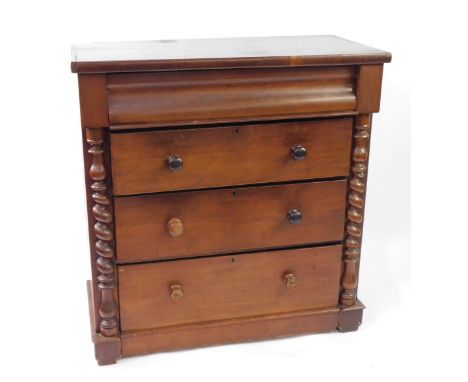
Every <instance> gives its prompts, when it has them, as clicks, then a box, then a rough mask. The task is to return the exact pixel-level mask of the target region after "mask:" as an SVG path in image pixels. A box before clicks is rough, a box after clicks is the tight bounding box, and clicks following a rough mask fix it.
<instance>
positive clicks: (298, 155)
mask: <svg viewBox="0 0 468 382" xmlns="http://www.w3.org/2000/svg"><path fill="white" fill-rule="evenodd" d="M291 156H292V157H293V158H294V159H295V160H304V159H306V156H307V149H306V148H305V147H304V146H301V145H295V146H293V147H291Z"/></svg>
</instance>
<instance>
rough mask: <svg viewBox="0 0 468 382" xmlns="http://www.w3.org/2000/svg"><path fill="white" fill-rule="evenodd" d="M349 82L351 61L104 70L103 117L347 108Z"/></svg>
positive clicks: (139, 119) (169, 119)
mask: <svg viewBox="0 0 468 382" xmlns="http://www.w3.org/2000/svg"><path fill="white" fill-rule="evenodd" d="M354 82H355V67H353V66H340V67H328V68H325V67H300V68H271V69H223V70H200V71H184V72H157V73H131V74H109V75H108V81H107V89H108V103H109V121H110V124H111V129H113V128H115V126H118V125H119V124H129V123H133V124H147V123H152V124H153V126H165V125H187V124H199V123H209V122H210V121H211V122H212V121H216V120H219V119H226V118H236V119H237V120H239V118H249V117H250V118H251V117H256V118H257V119H262V118H263V117H268V116H269V117H271V116H274V115H278V114H279V115H285V114H287V115H291V116H293V115H294V114H301V113H312V112H313V113H320V112H344V111H353V110H355V108H356V95H355V92H354ZM252 100H255V102H252Z"/></svg>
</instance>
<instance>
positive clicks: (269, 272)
mask: <svg viewBox="0 0 468 382" xmlns="http://www.w3.org/2000/svg"><path fill="white" fill-rule="evenodd" d="M118 270H119V282H120V291H119V294H120V309H121V327H122V330H123V331H128V330H136V329H149V328H157V327H163V326H169V325H179V324H187V323H192V322H204V321H214V320H223V319H228V318H237V317H246V316H258V315H264V314H273V313H284V312H293V311H299V310H311V309H321V308H332V307H335V306H336V305H337V303H338V292H339V278H340V270H341V246H339V245H336V246H330V247H319V248H309V249H296V250H289V251H274V252H266V253H265V252H264V253H255V254H249V255H231V256H217V257H209V258H202V259H193V260H185V261H181V262H173V261H170V262H163V263H152V264H140V265H125V266H120V267H119V268H118ZM194 270H197V271H196V272H195V271H194ZM286 274H292V275H294V277H295V278H297V285H296V286H294V287H287V286H286V285H285V281H284V277H285V275H286ZM173 284H177V285H179V286H180V288H181V290H182V291H183V297H181V298H180V299H177V300H174V299H173V298H171V289H170V287H171V285H173Z"/></svg>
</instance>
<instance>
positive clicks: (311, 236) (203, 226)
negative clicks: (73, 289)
mask: <svg viewBox="0 0 468 382" xmlns="http://www.w3.org/2000/svg"><path fill="white" fill-rule="evenodd" d="M390 59H391V56H390V54H389V53H387V52H383V51H380V50H377V49H373V48H369V47H365V46H363V45H360V44H356V43H353V42H350V41H347V40H343V39H340V38H338V37H334V36H309V37H307V36H304V37H272V38H241V39H214V40H186V41H151V42H134V43H102V44H89V45H81V46H75V47H74V48H73V59H72V71H73V72H75V73H78V82H79V92H80V106H81V123H82V127H83V146H84V163H85V174H86V190H87V205H88V217H89V237H90V247H91V268H92V280H91V281H88V296H89V306H90V317H91V326H92V339H93V342H94V345H95V352H96V359H97V361H98V363H99V364H101V365H104V364H109V363H114V362H115V361H116V360H117V359H118V358H120V357H122V356H131V355H137V354H143V353H149V352H156V351H166V350H174V349H182V348H188V347H197V346H207V345H214V344H222V343H231V342H240V341H250V340H256V339H264V338H273V337H280V336H290V335H295V334H305V333H312V332H323V331H332V330H336V329H337V330H340V331H351V330H356V329H357V328H358V326H359V325H360V323H361V318H362V311H363V308H364V306H363V305H362V303H361V302H360V301H359V300H358V299H357V296H356V294H357V286H358V269H359V261H360V256H361V237H362V226H363V218H364V201H365V193H366V179H367V168H368V159H369V158H368V157H369V142H370V133H371V119H372V114H373V113H375V112H378V111H379V104H380V93H381V82H382V73H383V64H384V63H386V62H389V61H390Z"/></svg>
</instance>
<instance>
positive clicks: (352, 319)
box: [337, 300, 365, 333]
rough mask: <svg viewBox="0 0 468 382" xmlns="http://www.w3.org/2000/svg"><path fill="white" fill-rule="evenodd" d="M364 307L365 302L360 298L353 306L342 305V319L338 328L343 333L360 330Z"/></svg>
mask: <svg viewBox="0 0 468 382" xmlns="http://www.w3.org/2000/svg"><path fill="white" fill-rule="evenodd" d="M364 309H365V306H364V304H363V303H362V302H361V301H359V300H357V301H356V303H355V304H354V305H352V306H341V311H340V321H339V322H338V327H337V329H338V330H339V331H340V332H342V333H346V332H354V331H356V330H358V328H359V326H360V325H361V322H362V312H363V310H364Z"/></svg>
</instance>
